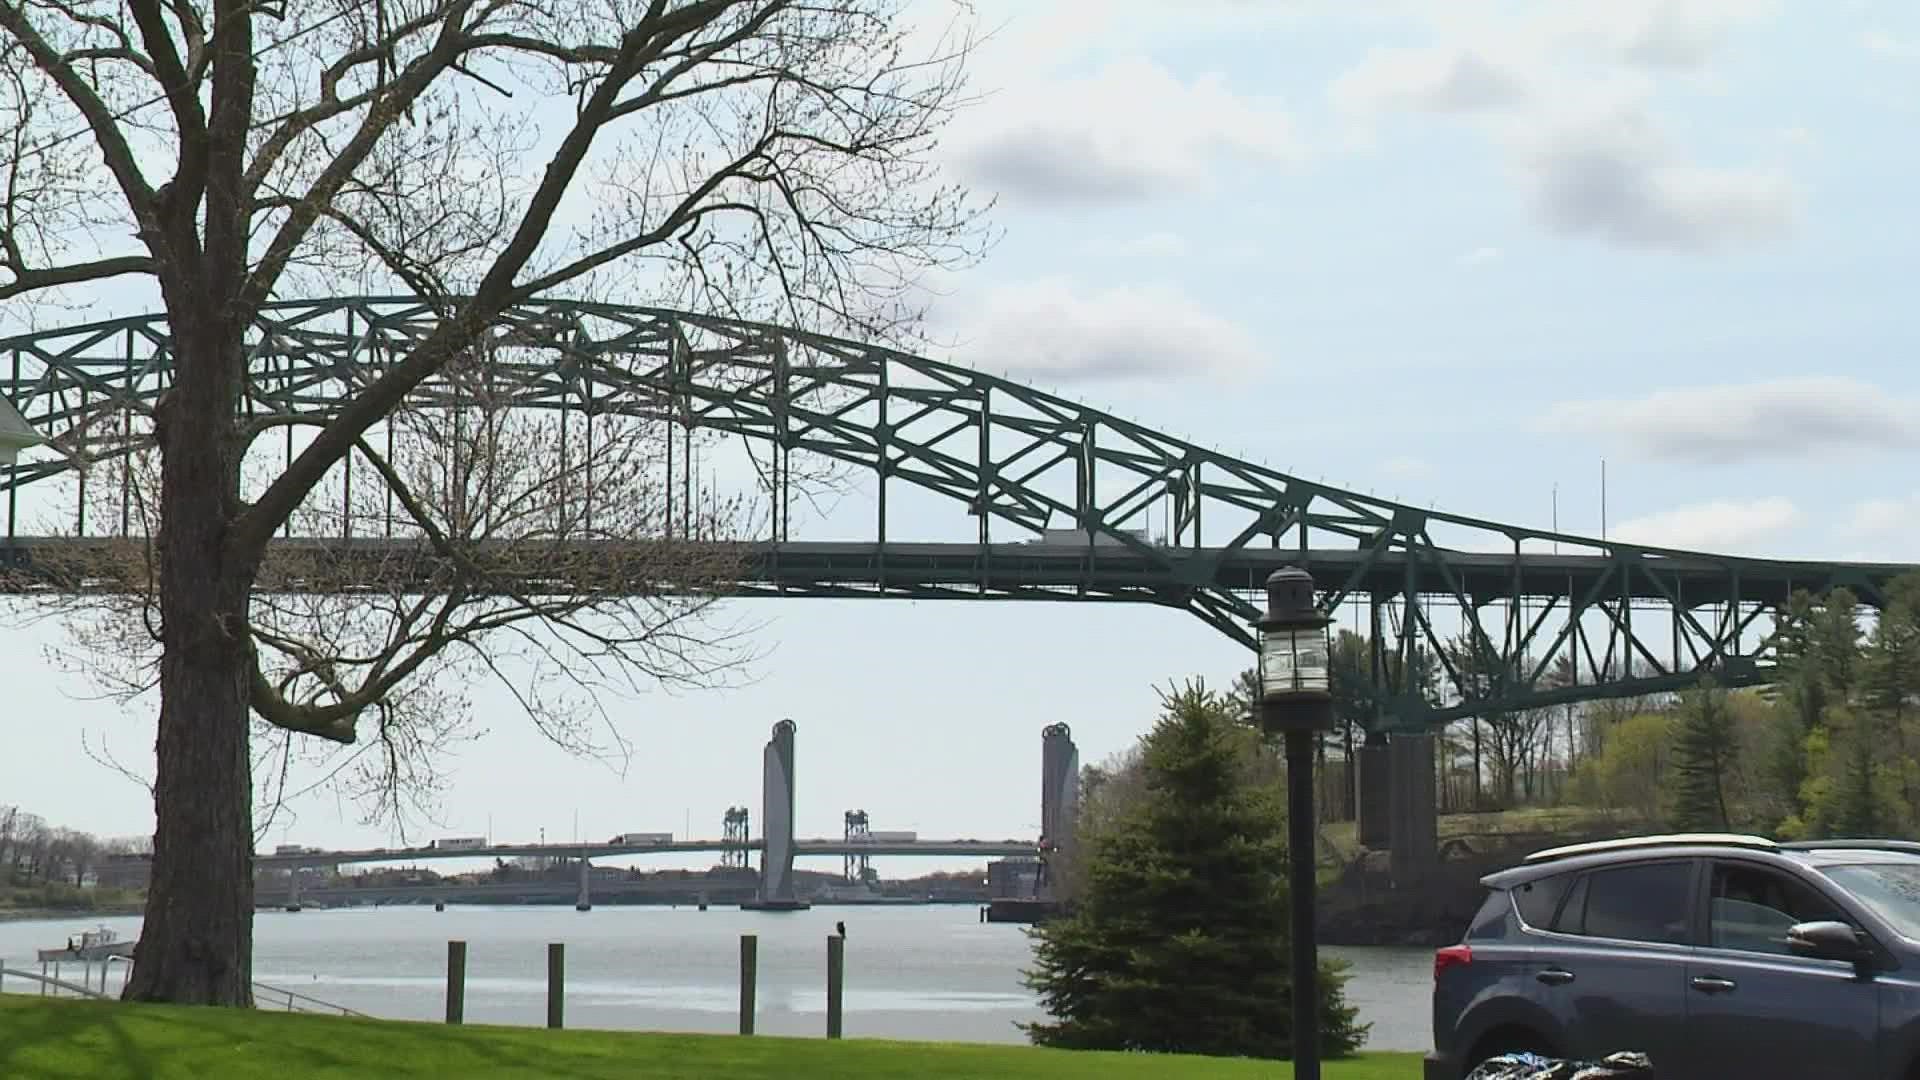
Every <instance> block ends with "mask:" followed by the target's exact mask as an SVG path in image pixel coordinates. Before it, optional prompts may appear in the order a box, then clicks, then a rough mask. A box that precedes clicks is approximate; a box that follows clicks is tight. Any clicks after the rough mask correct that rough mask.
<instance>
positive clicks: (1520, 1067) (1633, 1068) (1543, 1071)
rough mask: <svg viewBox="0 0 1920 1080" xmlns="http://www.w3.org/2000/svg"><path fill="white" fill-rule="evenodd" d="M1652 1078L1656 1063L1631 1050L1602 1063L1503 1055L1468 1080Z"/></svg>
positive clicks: (1487, 1061) (1486, 1063) (1470, 1075)
mask: <svg viewBox="0 0 1920 1080" xmlns="http://www.w3.org/2000/svg"><path fill="white" fill-rule="evenodd" d="M1652 1075H1653V1062H1651V1061H1649V1060H1648V1059H1647V1055H1645V1054H1642V1053H1640V1052H1638V1051H1631V1050H1629V1051H1623V1052H1621V1053H1617V1054H1608V1055H1607V1056H1606V1057H1603V1058H1601V1059H1600V1060H1599V1061H1569V1060H1567V1059H1565V1058H1550V1057H1541V1056H1540V1055H1539V1054H1501V1055H1500V1056H1499V1057H1494V1058H1488V1059H1487V1060H1485V1061H1483V1062H1481V1063H1480V1066H1479V1068H1476V1069H1474V1070H1473V1071H1472V1072H1470V1073H1468V1074H1467V1080H1647V1078H1648V1077H1650V1076H1652Z"/></svg>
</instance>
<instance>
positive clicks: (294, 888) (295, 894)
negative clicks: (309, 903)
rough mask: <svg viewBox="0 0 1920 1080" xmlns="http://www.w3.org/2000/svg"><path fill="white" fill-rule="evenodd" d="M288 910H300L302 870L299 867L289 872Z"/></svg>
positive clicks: (290, 869)
mask: <svg viewBox="0 0 1920 1080" xmlns="http://www.w3.org/2000/svg"><path fill="white" fill-rule="evenodd" d="M287 910H288V911H299V910H300V868H299V867H297V866H295V867H291V868H289V869H288V870H287Z"/></svg>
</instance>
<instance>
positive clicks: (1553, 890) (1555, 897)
mask: <svg viewBox="0 0 1920 1080" xmlns="http://www.w3.org/2000/svg"><path fill="white" fill-rule="evenodd" d="M1577 876H1578V875H1576V874H1555V875H1553V876H1552V877H1543V878H1541V879H1539V880H1538V881H1529V882H1527V883H1526V884H1524V885H1516V886H1514V889H1513V906H1514V908H1515V909H1516V910H1518V911H1519V912H1520V918H1521V920H1522V921H1524V922H1525V923H1526V924H1527V925H1528V926H1531V927H1534V928H1536V929H1543V930H1544V929H1546V928H1547V927H1549V926H1552V925H1553V916H1554V914H1555V913H1556V912H1558V911H1559V910H1560V901H1561V899H1562V898H1563V897H1565V896H1566V895H1567V889H1568V888H1569V887H1571V886H1572V885H1573V881H1574V878H1575V877H1577Z"/></svg>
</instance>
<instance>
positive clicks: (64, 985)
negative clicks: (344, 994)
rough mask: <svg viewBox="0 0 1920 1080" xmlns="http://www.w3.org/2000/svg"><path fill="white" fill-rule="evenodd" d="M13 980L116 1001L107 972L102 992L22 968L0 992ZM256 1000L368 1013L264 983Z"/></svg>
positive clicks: (1, 976)
mask: <svg viewBox="0 0 1920 1080" xmlns="http://www.w3.org/2000/svg"><path fill="white" fill-rule="evenodd" d="M10 978H17V979H24V980H26V981H27V982H29V983H33V984H35V985H37V986H38V987H39V988H40V993H41V994H43V995H44V994H47V993H49V992H51V993H53V994H54V995H58V994H60V993H62V992H63V991H64V992H66V993H70V994H74V995H76V996H79V997H85V998H92V999H94V1000H96V1001H103V1000H109V999H111V998H112V997H113V995H111V994H109V993H107V992H106V989H105V987H106V971H105V969H104V968H103V969H102V971H101V973H100V979H101V983H100V987H99V988H98V989H96V988H95V987H93V986H91V985H85V984H81V983H75V982H69V981H67V980H66V979H62V978H60V977H58V976H57V975H48V974H46V973H45V972H36V971H23V970H21V969H19V968H10V967H6V966H4V965H0V992H4V991H5V990H6V981H7V980H8V979H10ZM253 997H254V1007H255V1008H261V1009H265V1008H274V1009H284V1010H285V1011H287V1012H301V1013H319V1014H322V1015H327V1016H359V1017H365V1016H366V1015H367V1014H366V1013H363V1012H358V1011H356V1010H353V1009H349V1008H347V1007H346V1006H345V1005H335V1004H334V1003H333V1002H331V1001H321V1000H320V999H319V998H317V997H312V996H309V995H307V994H302V993H298V992H296V991H293V990H288V989H287V988H286V987H283V986H272V985H269V984H267V983H263V982H256V983H254V984H253Z"/></svg>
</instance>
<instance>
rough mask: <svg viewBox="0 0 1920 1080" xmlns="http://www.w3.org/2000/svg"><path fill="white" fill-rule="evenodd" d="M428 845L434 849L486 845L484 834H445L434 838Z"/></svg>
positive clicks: (454, 848) (441, 849)
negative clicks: (436, 838)
mask: <svg viewBox="0 0 1920 1080" xmlns="http://www.w3.org/2000/svg"><path fill="white" fill-rule="evenodd" d="M429 846H430V847H432V848H433V850H435V851H456V850H460V849H463V848H483V847H486V846H487V838H486V837H484V836H446V837H442V838H440V839H438V840H435V841H434V842H433V843H432V844H431V845H429Z"/></svg>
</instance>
